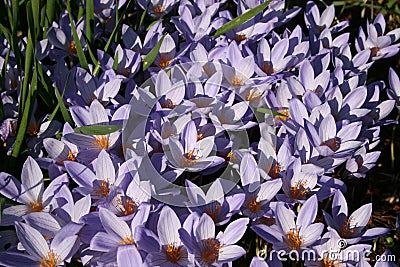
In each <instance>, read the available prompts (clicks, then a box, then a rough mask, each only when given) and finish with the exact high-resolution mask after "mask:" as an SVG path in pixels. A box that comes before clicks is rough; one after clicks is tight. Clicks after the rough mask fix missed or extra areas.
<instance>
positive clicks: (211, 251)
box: [201, 238, 223, 264]
mask: <svg viewBox="0 0 400 267" xmlns="http://www.w3.org/2000/svg"><path fill="white" fill-rule="evenodd" d="M202 243H203V248H202V251H201V258H202V260H203V261H204V262H205V263H207V264H213V263H215V262H216V261H217V258H218V256H219V254H220V253H221V252H220V251H219V250H220V249H221V248H222V247H223V246H222V245H221V244H220V243H219V241H218V240H217V239H215V238H208V239H206V240H203V242H202Z"/></svg>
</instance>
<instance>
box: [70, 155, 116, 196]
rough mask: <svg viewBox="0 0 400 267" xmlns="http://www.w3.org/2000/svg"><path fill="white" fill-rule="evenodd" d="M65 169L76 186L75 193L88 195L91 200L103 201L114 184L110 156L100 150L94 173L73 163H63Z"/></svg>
mask: <svg viewBox="0 0 400 267" xmlns="http://www.w3.org/2000/svg"><path fill="white" fill-rule="evenodd" d="M64 166H65V169H66V170H67V172H68V174H69V175H70V176H71V177H72V179H73V180H74V181H75V182H76V183H77V184H78V187H76V188H75V190H76V191H77V192H79V193H80V194H81V195H83V196H85V195H87V194H90V195H91V196H92V198H93V199H96V200H99V199H102V200H103V199H104V198H105V197H107V196H108V194H109V193H110V189H111V187H112V186H113V185H114V182H115V168H114V165H113V162H112V160H111V158H110V155H109V154H108V153H107V152H106V151H105V150H102V151H101V152H100V154H99V156H98V158H97V160H96V163H95V165H94V169H95V172H93V171H92V170H91V169H89V167H87V166H85V165H83V164H80V163H78V162H74V161H67V162H65V163H64Z"/></svg>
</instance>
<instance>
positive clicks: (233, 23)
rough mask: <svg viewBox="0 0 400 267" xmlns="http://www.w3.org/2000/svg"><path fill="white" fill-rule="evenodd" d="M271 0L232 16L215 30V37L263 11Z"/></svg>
mask: <svg viewBox="0 0 400 267" xmlns="http://www.w3.org/2000/svg"><path fill="white" fill-rule="evenodd" d="M271 2H272V0H268V1H266V2H264V3H262V4H261V5H258V6H256V7H255V8H253V9H250V10H249V11H247V12H245V13H243V14H242V15H240V16H239V17H236V18H234V19H233V20H231V21H229V22H228V23H226V24H224V25H223V26H221V27H220V28H219V29H217V31H216V32H215V33H214V36H215V37H218V36H220V35H221V34H224V33H226V32H227V31H229V30H232V29H234V28H236V27H237V26H239V25H241V24H243V23H244V22H246V21H248V20H249V19H251V18H253V17H254V16H256V15H257V14H258V13H260V12H261V11H263V10H264V9H265V8H266V7H267V6H268V5H269V4H270V3H271Z"/></svg>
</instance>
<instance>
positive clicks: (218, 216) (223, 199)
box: [185, 178, 245, 225]
mask: <svg viewBox="0 0 400 267" xmlns="http://www.w3.org/2000/svg"><path fill="white" fill-rule="evenodd" d="M185 183H186V192H187V194H188V198H189V201H190V203H189V204H188V205H189V209H190V210H191V211H193V212H198V213H200V214H203V213H205V214H207V215H208V216H210V218H211V219H212V220H213V221H214V223H215V224H216V225H224V224H226V223H227V222H229V220H230V219H231V217H232V216H233V215H235V214H237V213H239V211H240V208H241V207H242V205H243V203H244V200H245V195H244V194H243V192H241V190H240V191H239V190H237V188H234V184H233V182H232V181H228V180H225V179H221V178H218V179H216V180H215V181H214V182H213V183H212V185H211V186H210V188H209V189H208V191H207V193H206V194H204V192H203V190H202V189H201V188H200V187H198V186H197V185H195V184H194V183H192V182H190V181H189V180H186V182H185ZM232 188H233V189H232ZM227 189H229V191H230V190H231V189H232V190H231V191H232V192H228V195H227V196H224V195H225V192H226V191H228V190H227Z"/></svg>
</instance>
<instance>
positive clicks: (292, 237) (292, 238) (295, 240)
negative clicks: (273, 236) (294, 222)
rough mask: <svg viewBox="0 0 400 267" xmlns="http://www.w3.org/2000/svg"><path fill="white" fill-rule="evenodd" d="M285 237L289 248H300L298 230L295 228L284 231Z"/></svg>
mask: <svg viewBox="0 0 400 267" xmlns="http://www.w3.org/2000/svg"><path fill="white" fill-rule="evenodd" d="M286 239H287V242H288V245H289V248H290V249H295V250H299V249H300V246H301V243H302V241H301V238H300V236H299V230H298V229H297V228H295V229H291V230H290V231H289V232H288V233H286Z"/></svg>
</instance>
